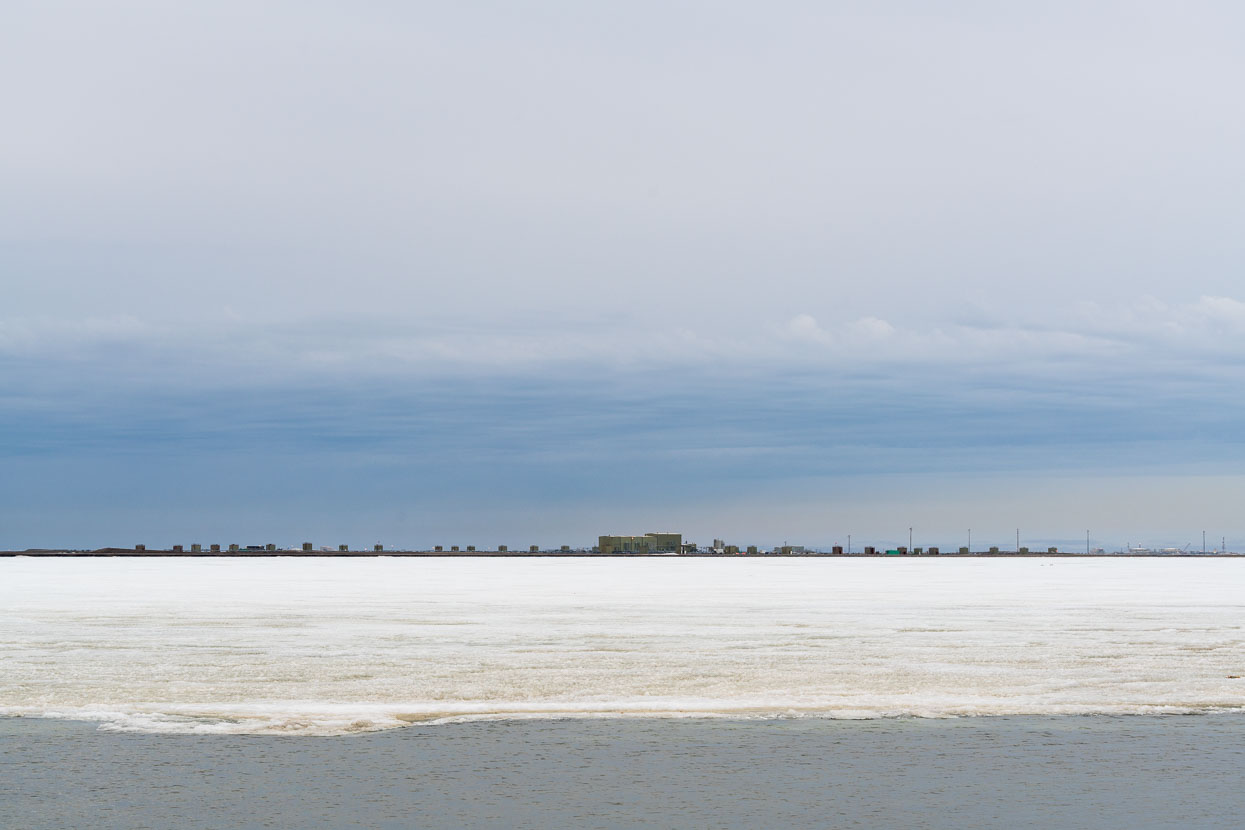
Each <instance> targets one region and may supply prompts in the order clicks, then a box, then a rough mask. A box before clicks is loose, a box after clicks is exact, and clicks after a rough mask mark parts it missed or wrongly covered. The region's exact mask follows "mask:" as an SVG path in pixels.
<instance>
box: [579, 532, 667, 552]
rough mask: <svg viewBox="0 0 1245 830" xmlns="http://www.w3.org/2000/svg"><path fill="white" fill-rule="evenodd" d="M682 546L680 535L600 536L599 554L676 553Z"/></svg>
mask: <svg viewBox="0 0 1245 830" xmlns="http://www.w3.org/2000/svg"><path fill="white" fill-rule="evenodd" d="M682 545H683V534H682V533H645V534H644V535H643V536H601V537H598V548H599V549H600V551H601V553H605V554H613V553H678V552H679V548H680V547H681V546H682Z"/></svg>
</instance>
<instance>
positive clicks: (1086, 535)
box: [1085, 530, 1089, 556]
mask: <svg viewBox="0 0 1245 830" xmlns="http://www.w3.org/2000/svg"><path fill="white" fill-rule="evenodd" d="M1085 554H1086V555H1087V556H1088V555H1089V531H1088V530H1087V531H1085Z"/></svg>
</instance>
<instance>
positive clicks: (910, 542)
mask: <svg viewBox="0 0 1245 830" xmlns="http://www.w3.org/2000/svg"><path fill="white" fill-rule="evenodd" d="M908 553H912V528H908Z"/></svg>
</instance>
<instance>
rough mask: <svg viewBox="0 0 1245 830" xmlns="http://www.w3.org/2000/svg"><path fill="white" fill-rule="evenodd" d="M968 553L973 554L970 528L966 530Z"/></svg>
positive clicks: (971, 530)
mask: <svg viewBox="0 0 1245 830" xmlns="http://www.w3.org/2000/svg"><path fill="white" fill-rule="evenodd" d="M968 552H969V553H972V552H973V529H972V528H971V527H970V528H969V529H968Z"/></svg>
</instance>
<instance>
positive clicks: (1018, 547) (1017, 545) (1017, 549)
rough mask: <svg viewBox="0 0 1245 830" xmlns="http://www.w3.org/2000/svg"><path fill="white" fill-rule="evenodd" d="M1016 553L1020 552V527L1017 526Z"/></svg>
mask: <svg viewBox="0 0 1245 830" xmlns="http://www.w3.org/2000/svg"><path fill="white" fill-rule="evenodd" d="M1016 553H1020V528H1016Z"/></svg>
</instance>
